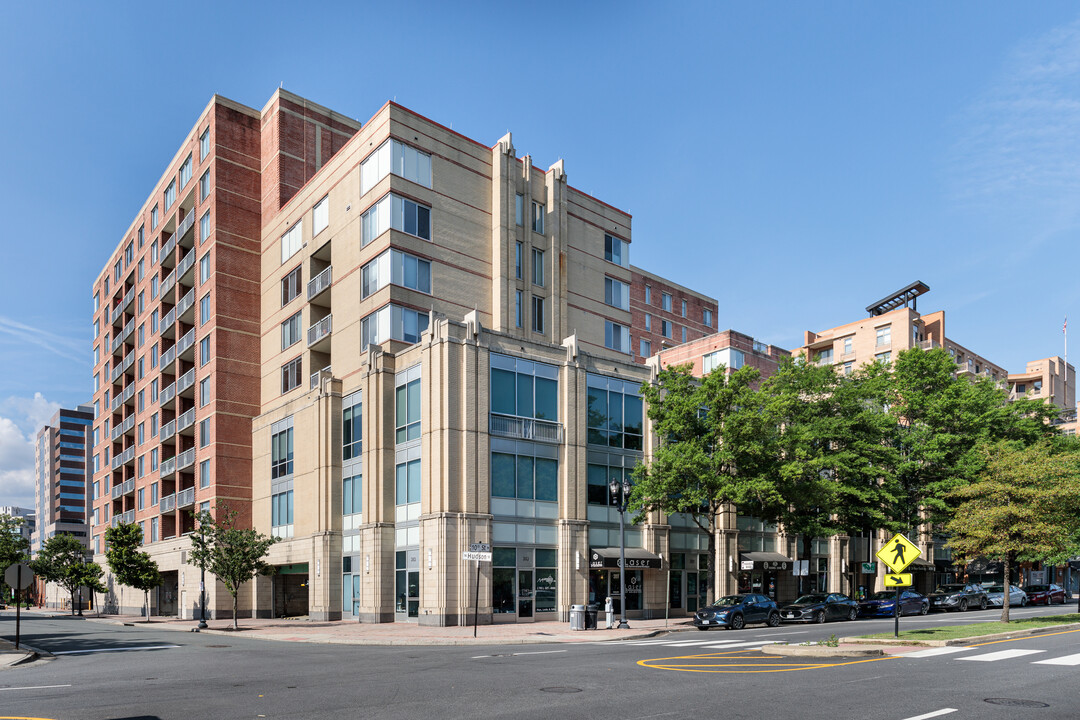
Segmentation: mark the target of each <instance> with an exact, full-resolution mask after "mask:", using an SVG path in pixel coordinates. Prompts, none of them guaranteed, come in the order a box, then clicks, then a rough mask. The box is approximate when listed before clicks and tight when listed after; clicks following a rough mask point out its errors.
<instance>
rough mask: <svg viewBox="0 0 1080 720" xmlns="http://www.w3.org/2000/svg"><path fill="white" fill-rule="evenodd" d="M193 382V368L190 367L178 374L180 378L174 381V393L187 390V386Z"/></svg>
mask: <svg viewBox="0 0 1080 720" xmlns="http://www.w3.org/2000/svg"><path fill="white" fill-rule="evenodd" d="M194 384H195V368H191V369H190V370H188V371H187V372H186V373H184V374H183V375H181V376H180V379H179V380H177V381H176V393H177V394H178V395H179V394H180V393H182V392H184V391H185V390H187V389H188V388H189V387H191V386H192V385H194Z"/></svg>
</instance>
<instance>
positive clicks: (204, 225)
mask: <svg viewBox="0 0 1080 720" xmlns="http://www.w3.org/2000/svg"><path fill="white" fill-rule="evenodd" d="M208 237H210V211H209V210H207V211H206V212H204V213H203V216H202V217H201V218H199V244H200V245H201V244H202V243H204V242H206V239H207V238H208Z"/></svg>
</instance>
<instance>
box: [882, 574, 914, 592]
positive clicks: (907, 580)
mask: <svg viewBox="0 0 1080 720" xmlns="http://www.w3.org/2000/svg"><path fill="white" fill-rule="evenodd" d="M885 587H887V588H888V587H911V573H895V574H894V573H889V574H888V575H886V576H885Z"/></svg>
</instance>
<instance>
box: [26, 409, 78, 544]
mask: <svg viewBox="0 0 1080 720" xmlns="http://www.w3.org/2000/svg"><path fill="white" fill-rule="evenodd" d="M93 421H94V412H93V408H92V407H91V406H88V405H80V406H79V407H78V408H76V409H74V410H67V409H61V410H59V411H58V412H57V413H56V414H55V415H54V416H53V417H52V419H51V420H50V421H49V422H48V423H47V424H46V425H45V426H44V427H42V428H41V429H40V430H39V431H38V434H37V439H36V442H35V444H34V448H35V453H34V459H35V463H34V465H35V468H34V469H35V479H36V483H35V495H36V498H35V499H36V506H37V512H36V516H37V517H36V528H35V533H34V535H33V536H32V538H31V544H32V549H33V550H34V551H35V552H36V551H38V550H40V549H41V546H42V544H43V543H44V542H45V541H46V540H48V539H49V538H51V537H52V536H53V535H56V534H57V533H69V534H71V535H74V536H75V537H77V538H79V539H80V540H81V541H82V542H83V543H84V544H85V545H87V546H89V541H88V521H89V520H90V516H89V512H90V511H89V508H90V500H91V499H90V497H89V491H90V483H89V479H90V476H91V474H92V472H93V468H92V461H91V459H90V445H91V442H92V440H91V434H92V429H91V428H92V425H93Z"/></svg>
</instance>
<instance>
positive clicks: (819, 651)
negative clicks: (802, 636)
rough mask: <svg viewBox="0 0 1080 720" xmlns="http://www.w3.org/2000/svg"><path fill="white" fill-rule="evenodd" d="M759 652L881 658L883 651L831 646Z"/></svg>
mask: <svg viewBox="0 0 1080 720" xmlns="http://www.w3.org/2000/svg"><path fill="white" fill-rule="evenodd" d="M761 652H763V653H765V654H766V655H780V656H784V657H823V658H835V657H881V656H884V655H885V651H884V650H882V649H881V648H876V647H873V648H871V647H865V648H844V647H832V646H831V645H824V646H822V645H779V644H776V645H765V646H764V647H762V648H761Z"/></svg>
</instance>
